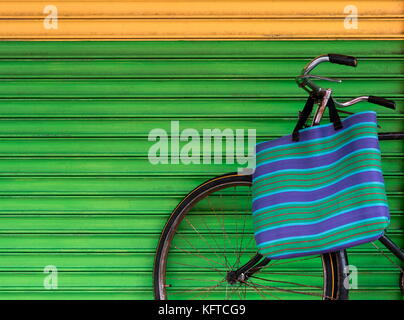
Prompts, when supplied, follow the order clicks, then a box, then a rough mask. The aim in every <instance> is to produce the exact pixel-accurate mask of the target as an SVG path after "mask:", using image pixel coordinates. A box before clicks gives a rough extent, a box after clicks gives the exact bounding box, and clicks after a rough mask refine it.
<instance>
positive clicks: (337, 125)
mask: <svg viewBox="0 0 404 320" xmlns="http://www.w3.org/2000/svg"><path fill="white" fill-rule="evenodd" d="M314 102H315V99H314V97H313V96H311V95H310V97H309V98H308V99H307V101H306V104H305V105H304V108H303V111H302V112H301V113H300V115H299V120H298V121H297V124H296V126H295V128H294V130H293V133H292V140H293V141H299V130H301V129H302V128H303V126H304V124H305V123H306V121H307V119H308V118H309V117H310V114H311V112H312V111H313V106H314ZM326 106H327V107H328V113H329V116H330V122H332V123H333V125H334V129H335V130H339V129H341V128H342V122H341V118H340V117H339V114H338V111H337V108H336V107H335V103H334V100H333V99H332V97H330V98H329V99H328V101H327V105H326Z"/></svg>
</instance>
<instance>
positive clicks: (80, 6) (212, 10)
mask: <svg viewBox="0 0 404 320" xmlns="http://www.w3.org/2000/svg"><path fill="white" fill-rule="evenodd" d="M48 5H53V6H56V7H57V8H58V11H59V16H60V18H98V19H100V18H148V17H152V18H170V19H175V18H180V17H181V18H184V17H187V18H202V17H204V18H226V17H231V18H237V17H245V18H258V17H260V18H262V17H292V16H293V17H313V16H317V17H319V16H323V17H324V16H325V17H345V16H346V13H344V8H345V7H346V6H349V5H355V6H356V7H357V8H358V10H359V14H360V16H361V17H369V16H373V17H399V16H402V13H403V2H402V1H401V0H399V1H397V0H394V1H392V0H386V1H369V0H359V1H341V0H333V1H322V0H316V1H313V0H311V1H309V0H308V1H302V0H298V1H296V0H295V1H285V0H277V1H273V0H272V1H265V0H264V1H263V0H260V1H256V0H253V1H248V0H244V1H240V0H238V1H235V0H204V1H201V0H187V1H184V0H183V1H178V0H159V1H150V0H149V1H146V0H143V1H139V0H137V1H94V0H91V1H88V0H84V1H66V0H65V1H1V3H0V16H2V17H7V18H42V17H43V16H44V13H43V11H44V8H45V7H46V6H48Z"/></svg>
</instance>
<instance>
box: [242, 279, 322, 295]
mask: <svg viewBox="0 0 404 320" xmlns="http://www.w3.org/2000/svg"><path fill="white" fill-rule="evenodd" d="M250 282H251V283H252V284H254V285H256V286H259V287H262V288H267V289H274V290H278V291H282V292H289V293H297V294H303V295H310V296H318V297H322V296H323V295H322V294H316V293H313V292H302V291H297V290H292V289H284V288H279V287H274V286H265V285H262V284H259V283H255V282H252V281H250Z"/></svg>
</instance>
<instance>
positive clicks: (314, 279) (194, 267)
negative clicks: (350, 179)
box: [153, 54, 404, 300]
mask: <svg viewBox="0 0 404 320" xmlns="http://www.w3.org/2000/svg"><path fill="white" fill-rule="evenodd" d="M323 62H331V63H337V64H342V65H347V66H356V64H357V60H356V59H355V58H354V57H349V56H343V55H336V54H329V55H322V56H319V57H316V58H315V59H313V60H312V61H310V62H309V63H308V64H307V65H306V66H305V67H304V69H303V71H302V73H301V75H300V76H298V77H297V78H296V81H297V83H298V85H299V87H302V88H303V89H304V90H306V91H307V92H308V93H309V94H310V95H311V96H313V97H315V99H316V104H318V107H317V109H316V111H315V114H314V117H313V120H312V123H311V125H312V126H315V125H318V124H319V123H320V120H321V119H322V117H323V114H324V111H325V109H326V106H327V102H328V101H329V99H333V101H334V103H335V104H336V105H338V106H339V108H344V107H348V106H352V105H354V104H357V103H359V102H362V101H368V102H371V103H374V104H378V105H381V106H384V107H388V108H393V109H394V108H395V105H394V102H392V101H390V100H386V99H384V98H380V97H374V96H360V97H357V98H355V99H352V100H350V101H347V102H338V101H337V100H335V99H334V98H333V97H332V90H331V89H323V88H321V87H319V86H318V85H317V84H315V83H314V82H313V81H312V79H321V80H327V81H337V80H335V79H331V78H325V77H319V76H315V75H311V74H310V72H311V71H312V70H313V69H314V68H315V67H316V66H318V65H319V64H320V63H323ZM339 111H340V112H344V111H342V110H340V109H339ZM345 113H348V112H345ZM306 116H307V117H308V115H306ZM307 117H305V115H302V114H300V116H299V122H300V125H301V126H303V125H305V123H306V122H307ZM403 137H404V134H403V133H380V134H379V140H401V139H403ZM251 185H252V178H251V175H240V174H237V173H229V174H225V175H222V176H218V177H215V178H212V179H210V180H208V181H206V182H205V183H203V184H201V185H200V186H198V187H197V188H195V189H194V190H192V191H191V192H190V193H189V194H188V195H187V196H186V197H185V198H184V199H183V200H182V201H181V202H180V203H179V204H178V206H177V207H176V208H175V209H174V211H173V212H172V214H171V216H170V217H169V219H168V221H167V223H166V225H165V227H164V229H163V231H162V234H161V237H160V241H159V243H158V246H157V251H156V256H155V263H154V271H153V276H154V295H155V298H156V299H168V298H170V299H181V298H185V299H188V298H195V299H223V298H225V299H231V298H236V299H242V298H249V299H251V298H262V299H283V298H292V299H296V298H298V299H301V298H321V299H326V300H344V299H348V293H349V288H348V285H347V281H348V280H347V279H349V277H348V276H349V268H348V255H347V252H346V251H345V250H341V251H337V252H331V253H326V254H321V255H316V256H307V257H304V258H297V259H287V260H275V261H271V260H270V259H269V258H266V257H263V256H262V255H261V254H259V253H256V251H257V249H256V247H255V241H254V237H253V231H252V223H251V221H250V218H251V217H250V216H251V192H250V188H251ZM379 241H380V242H381V243H382V244H383V245H384V246H385V247H386V248H387V249H388V250H389V251H390V252H391V253H392V255H393V256H394V257H395V259H396V260H393V259H392V258H390V257H388V256H387V257H388V259H389V260H391V262H392V263H394V264H395V265H396V267H397V268H398V269H399V271H400V279H399V285H400V287H401V289H403V267H402V265H400V264H399V263H400V262H401V263H402V262H404V252H403V251H402V250H401V249H400V248H399V246H397V245H396V244H395V243H394V242H393V241H392V240H391V239H390V238H388V237H387V236H386V235H383V236H382V237H381V238H380V239H379ZM195 243H198V248H196V245H195ZM302 271H303V273H301V272H302ZM302 281H304V282H303V283H302Z"/></svg>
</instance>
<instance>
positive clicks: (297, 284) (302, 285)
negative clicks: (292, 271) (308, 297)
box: [251, 276, 322, 289]
mask: <svg viewBox="0 0 404 320" xmlns="http://www.w3.org/2000/svg"><path fill="white" fill-rule="evenodd" d="M251 278H254V279H258V280H263V281H268V282H277V283H286V284H293V285H296V286H300V287H308V288H316V289H322V288H321V287H317V286H311V285H307V284H301V283H297V282H291V281H282V280H273V279H264V278H261V277H257V276H251Z"/></svg>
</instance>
